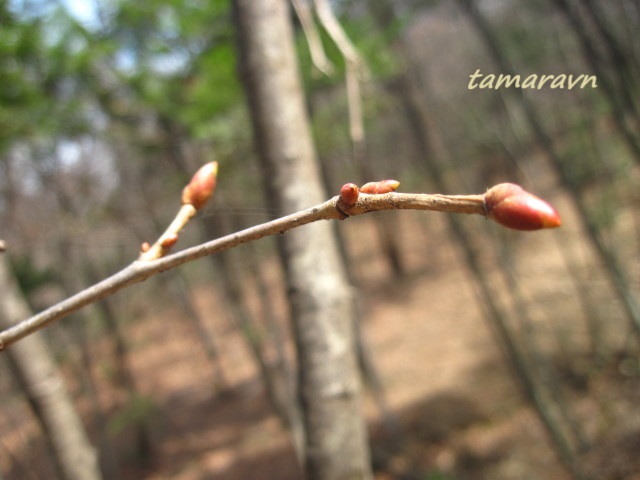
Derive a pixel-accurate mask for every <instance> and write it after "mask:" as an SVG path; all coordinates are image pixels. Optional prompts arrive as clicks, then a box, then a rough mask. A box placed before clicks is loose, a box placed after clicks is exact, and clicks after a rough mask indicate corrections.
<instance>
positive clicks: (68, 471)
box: [0, 255, 101, 480]
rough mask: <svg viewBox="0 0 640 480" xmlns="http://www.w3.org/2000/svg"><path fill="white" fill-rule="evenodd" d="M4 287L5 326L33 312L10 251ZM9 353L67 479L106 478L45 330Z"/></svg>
mask: <svg viewBox="0 0 640 480" xmlns="http://www.w3.org/2000/svg"><path fill="white" fill-rule="evenodd" d="M0 290H2V295H0V323H1V324H2V327H3V328H8V327H11V326H13V324H14V323H16V322H17V321H19V320H23V319H25V318H28V317H29V316H31V312H30V311H29V307H28V306H27V303H26V301H25V300H24V298H23V296H22V294H21V292H20V290H19V287H18V285H17V283H16V281H15V279H14V277H13V274H12V273H11V270H10V267H9V265H8V264H7V259H6V257H5V256H4V255H2V256H0ZM6 355H7V358H8V360H9V363H10V365H11V368H12V370H13V372H14V374H15V376H16V379H17V381H18V383H19V384H20V386H21V387H22V389H23V391H24V393H25V395H26V396H27V398H28V400H29V404H30V406H31V408H32V410H33V412H34V414H35V415H36V417H37V419H38V422H39V423H40V425H41V427H42V429H43V431H44V434H45V436H46V438H47V441H48V442H49V444H50V445H51V448H52V450H53V453H54V458H55V459H56V464H57V466H58V468H59V470H60V475H61V477H62V478H63V479H65V480H98V479H100V478H101V475H100V471H99V469H98V462H97V458H96V452H95V451H94V449H93V447H92V446H91V444H90V443H89V438H88V436H87V433H86V431H85V429H84V426H83V425H82V420H81V419H80V416H79V415H78V413H77V411H76V408H75V406H74V404H73V401H72V399H71V397H70V396H69V394H68V393H67V391H66V389H65V385H64V381H63V379H62V377H61V376H60V374H59V372H58V369H57V367H56V365H55V362H54V360H53V357H52V355H51V353H50V352H49V350H48V348H47V345H46V343H45V341H44V338H43V336H42V334H40V333H35V334H32V335H31V336H29V337H27V338H25V339H23V340H21V341H19V342H18V343H16V344H15V345H13V346H11V347H10V348H9V349H8V350H7V351H6Z"/></svg>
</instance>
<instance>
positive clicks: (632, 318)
mask: <svg viewBox="0 0 640 480" xmlns="http://www.w3.org/2000/svg"><path fill="white" fill-rule="evenodd" d="M457 2H458V4H459V5H460V6H461V7H462V10H463V11H464V12H465V13H466V14H467V16H468V18H469V20H470V21H471V23H472V24H473V25H474V26H475V28H476V29H477V30H478V33H479V34H480V38H481V39H482V41H483V42H484V43H485V45H486V47H487V50H488V52H489V54H490V55H491V57H492V59H493V61H494V62H495V64H496V65H497V66H498V67H499V70H500V72H501V73H504V74H506V75H514V72H513V69H512V68H511V67H510V65H509V62H508V60H507V58H506V55H505V54H504V52H503V50H502V48H501V47H500V43H499V42H498V40H497V38H496V37H495V35H494V34H493V32H492V30H491V28H490V26H489V24H488V22H487V21H486V19H485V18H484V17H483V16H482V14H481V13H480V12H479V11H478V9H477V8H476V6H474V4H473V2H472V1H471V0H457ZM500 92H502V93H503V94H504V95H511V96H513V97H515V99H516V101H517V102H518V104H519V106H520V107H521V108H522V111H523V112H524V114H525V117H526V119H527V121H528V123H529V127H530V128H531V132H532V134H533V138H534V140H535V142H536V143H537V144H538V146H539V147H540V148H541V150H542V151H543V152H544V153H545V155H546V157H547V159H548V161H549V163H550V165H551V167H552V168H553V169H554V171H555V172H556V174H557V176H558V179H559V180H560V182H561V183H562V185H563V187H564V188H565V189H566V190H567V191H568V192H570V193H571V196H572V199H573V204H574V206H575V208H576V210H577V212H578V214H579V219H580V221H581V223H582V227H583V230H584V231H585V233H586V234H587V237H588V238H589V240H590V242H591V244H592V246H593V248H594V250H595V252H596V254H597V255H598V256H599V258H600V261H601V263H602V266H603V268H604V271H605V272H606V274H607V276H608V278H609V281H610V282H611V285H612V287H613V288H614V291H615V293H616V294H617V295H618V298H619V299H620V301H621V303H622V305H623V307H624V309H625V313H626V315H627V318H628V320H629V322H630V324H631V327H632V329H634V330H635V333H636V335H637V336H639V337H640V305H639V304H638V301H637V300H636V298H635V296H634V294H633V292H632V291H631V288H630V286H629V282H628V280H627V277H626V275H625V272H624V270H623V268H622V267H621V266H620V264H619V262H618V259H617V257H616V255H615V253H614V252H613V251H611V249H610V248H609V247H608V246H607V245H606V243H605V241H604V239H603V238H602V235H601V232H600V231H599V229H598V226H597V225H596V223H595V221H594V220H593V219H592V218H591V216H590V215H589V213H588V209H587V207H586V205H585V202H584V201H582V196H581V192H580V190H579V188H578V186H577V185H576V182H575V180H574V179H573V178H572V177H571V175H570V174H569V173H568V172H567V169H566V168H565V165H563V162H562V160H561V159H560V158H559V156H558V154H557V153H556V151H555V149H554V146H553V141H552V139H551V138H550V137H549V135H548V134H547V133H546V131H545V129H544V127H543V125H542V122H541V121H540V119H539V116H538V114H537V113H536V110H535V108H534V106H533V104H532V103H531V102H530V101H529V100H528V98H527V97H526V96H525V95H523V94H522V91H520V90H518V89H502V90H500Z"/></svg>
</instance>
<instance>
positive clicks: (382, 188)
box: [360, 180, 400, 195]
mask: <svg viewBox="0 0 640 480" xmlns="http://www.w3.org/2000/svg"><path fill="white" fill-rule="evenodd" d="M399 186H400V182H399V181H397V180H381V181H379V182H369V183H365V184H364V185H363V186H362V187H360V191H361V192H362V193H370V194H373V195H376V194H380V193H389V192H393V191H395V190H396V189H397V188H398V187H399Z"/></svg>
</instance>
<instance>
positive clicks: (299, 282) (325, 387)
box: [234, 0, 371, 479]
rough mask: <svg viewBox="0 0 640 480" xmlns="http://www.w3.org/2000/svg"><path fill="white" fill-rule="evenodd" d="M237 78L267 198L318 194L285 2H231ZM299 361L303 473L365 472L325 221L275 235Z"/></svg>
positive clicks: (353, 366) (338, 279) (346, 326)
mask: <svg viewBox="0 0 640 480" xmlns="http://www.w3.org/2000/svg"><path fill="white" fill-rule="evenodd" d="M234 14H235V19H236V22H237V34H238V41H239V49H240V56H241V75H242V79H243V81H244V84H245V88H246V91H247V95H248V101H249V107H250V110H251V114H252V121H253V127H254V131H255V132H254V133H255V138H256V147H257V150H258V153H259V156H260V161H261V164H262V166H263V171H264V179H265V182H266V191H267V197H268V200H269V202H270V203H271V204H272V206H273V207H274V208H276V209H277V211H278V212H279V213H280V214H285V213H287V212H291V211H295V210H299V209H302V208H304V207H306V206H308V205H311V204H313V203H315V202H318V201H321V200H322V199H323V198H324V197H325V195H324V192H323V190H322V187H321V175H320V171H319V168H318V165H317V160H316V153H315V150H314V147H313V144H312V140H311V135H310V129H309V125H308V118H307V113H306V111H305V109H304V99H303V94H302V87H301V83H300V79H299V72H298V66H297V61H296V57H295V54H294V49H293V34H292V31H291V25H290V23H289V18H288V14H289V12H288V7H287V2H286V1H285V0H264V1H260V2H255V1H252V0H237V1H235V2H234ZM280 240H281V241H280V251H281V254H282V259H283V262H284V265H285V272H286V281H287V283H288V285H287V286H288V288H289V292H290V304H291V310H292V318H293V322H294V330H295V338H296V347H297V354H298V361H299V386H298V391H299V396H300V400H301V402H302V406H303V415H304V423H305V437H306V447H307V449H306V458H305V463H306V466H305V468H306V472H307V475H308V477H309V478H311V479H344V478H371V472H370V466H369V451H368V447H367V441H366V432H365V424H364V419H363V415H362V411H361V405H360V402H361V396H360V379H359V376H358V368H357V361H356V355H355V349H354V327H353V314H354V312H353V309H352V301H351V290H350V287H349V285H348V283H347V280H346V273H345V269H344V265H343V264H342V263H341V260H340V255H339V252H338V247H337V243H336V239H335V237H334V235H333V232H332V229H331V226H330V225H328V224H324V223H322V224H314V225H313V226H308V227H304V228H301V229H298V230H296V231H295V232H292V233H290V234H287V235H286V236H283V237H281V239H280Z"/></svg>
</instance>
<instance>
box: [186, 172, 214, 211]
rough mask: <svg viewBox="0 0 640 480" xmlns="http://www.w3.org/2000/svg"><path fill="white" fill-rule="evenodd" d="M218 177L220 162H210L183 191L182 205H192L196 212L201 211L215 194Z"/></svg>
mask: <svg viewBox="0 0 640 480" xmlns="http://www.w3.org/2000/svg"><path fill="white" fill-rule="evenodd" d="M217 176H218V162H209V163H206V164H205V165H203V166H202V167H200V169H199V170H198V171H197V172H196V173H195V175H194V176H193V177H192V178H191V181H190V182H189V185H187V186H186V187H184V190H182V204H183V205H187V204H190V205H193V206H194V208H195V209H196V210H200V209H201V208H202V207H203V206H204V204H205V203H206V202H207V200H209V197H211V195H212V194H213V192H214V190H215V188H216V180H217Z"/></svg>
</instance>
